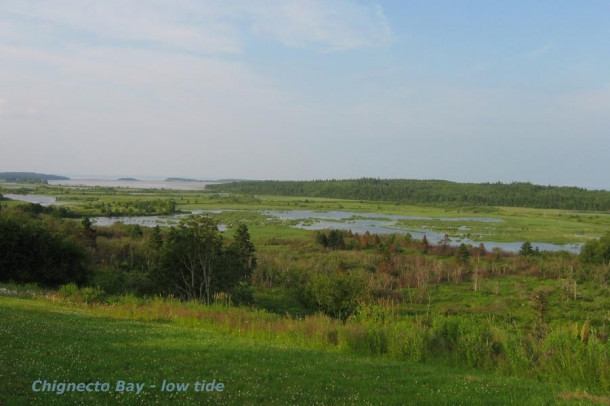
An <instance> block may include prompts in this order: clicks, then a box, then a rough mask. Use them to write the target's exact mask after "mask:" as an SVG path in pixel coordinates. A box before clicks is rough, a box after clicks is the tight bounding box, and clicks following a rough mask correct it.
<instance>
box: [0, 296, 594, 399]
mask: <svg viewBox="0 0 610 406" xmlns="http://www.w3.org/2000/svg"><path fill="white" fill-rule="evenodd" d="M0 320H2V323H1V324H0V348H1V351H0V404H3V405H21V404H47V405H51V404H157V403H158V404H223V405H225V404H236V405H237V404H239V405H243V404H246V405H248V404H281V405H283V404H303V405H304V404H307V405H313V404H333V405H334V404H385V405H393V404H396V405H398V404H417V405H426V404H429V405H458V404H464V405H477V404H481V405H483V404H484V405H493V404H497V405H511V404H519V405H521V404H528V405H538V404H581V403H582V402H585V403H587V404H588V403H589V402H591V401H595V400H599V399H598V398H595V397H591V396H589V395H586V394H578V393H575V394H569V393H566V392H568V391H565V390H564V389H563V388H561V387H559V386H555V385H545V384H542V383H538V382H536V381H533V380H527V379H520V378H507V377H500V376H495V375H486V374H483V373H481V372H474V371H472V370H455V369H449V368H444V367H438V366H430V365H422V364H416V363H406V362H391V361H387V360H379V359H369V358H361V357H351V356H345V355H340V354H335V353H330V352H325V351H313V350H303V349H298V348H289V347H282V346H273V345H270V344H268V343H265V342H261V341H254V340H248V339H243V338H236V337H230V336H225V335H222V334H219V333H215V332H210V331H207V330H204V329H200V328H194V327H186V326H177V325H175V324H172V323H159V322H140V321H133V320H117V319H113V318H109V317H99V316H98V317H96V316H93V315H91V314H90V313H89V312H88V311H87V310H84V309H72V308H67V307H65V306H61V305H59V304H55V303H51V302H48V301H45V300H40V299H21V298H13V297H0ZM39 379H40V380H44V379H46V380H47V381H50V382H52V381H54V380H57V382H76V383H79V382H85V383H87V382H97V381H99V382H102V383H103V382H108V383H109V386H110V389H109V391H108V392H98V393H86V392H85V393H78V392H66V393H64V394H61V395H59V394H56V393H54V392H37V393H36V392H34V391H33V390H32V383H33V382H34V381H36V380H39ZM119 380H122V381H127V382H134V383H144V384H145V386H146V387H145V389H143V390H142V392H141V393H140V394H136V393H127V392H117V391H115V388H116V383H117V381H119ZM163 380H167V381H168V382H175V383H189V384H190V386H189V388H188V390H187V391H185V392H181V393H177V392H173V393H170V392H167V391H166V392H162V391H161V390H160V386H161V385H162V382H163ZM198 380H199V381H201V380H206V381H207V382H209V381H212V380H216V382H222V383H224V384H225V388H224V390H223V392H195V391H194V390H193V385H194V382H195V381H198ZM150 385H157V388H156V389H152V388H150V387H149V386H150ZM603 400H605V399H603Z"/></svg>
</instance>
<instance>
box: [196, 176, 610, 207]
mask: <svg viewBox="0 0 610 406" xmlns="http://www.w3.org/2000/svg"><path fill="white" fill-rule="evenodd" d="M206 190H209V191H212V192H229V193H240V194H250V195H255V194H257V195H279V196H296V197H326V198H340V199H352V200H369V201H388V202H396V203H405V204H459V205H476V206H514V207H532V208H549V209H566V210H592V211H608V210H610V191H606V190H587V189H584V188H579V187H566V186H541V185H534V184H532V183H529V182H513V183H501V182H496V183H457V182H450V181H445V180H416V179H374V178H362V179H351V180H334V179H333V180H314V181H269V180H267V181H240V182H232V183H223V184H213V185H208V186H206Z"/></svg>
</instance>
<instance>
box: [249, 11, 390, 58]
mask: <svg viewBox="0 0 610 406" xmlns="http://www.w3.org/2000/svg"><path fill="white" fill-rule="evenodd" d="M258 4H260V3H258ZM249 14H251V15H252V19H253V21H252V27H253V30H254V31H255V32H256V33H257V34H259V35H260V36H262V37H267V38H272V39H274V40H276V41H279V42H281V43H282V44H284V45H287V46H291V47H302V48H312V49H317V50H322V51H342V50H349V49H354V48H360V47H370V46H376V45H382V44H386V43H388V42H389V41H390V39H391V31H390V28H389V25H388V23H387V20H386V18H385V15H384V13H383V9H382V8H381V6H379V5H377V4H357V3H355V2H348V1H318V0H305V1H268V2H266V3H265V6H264V7H261V6H260V5H259V6H255V7H249Z"/></svg>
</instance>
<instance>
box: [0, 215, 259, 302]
mask: <svg viewBox="0 0 610 406" xmlns="http://www.w3.org/2000/svg"><path fill="white" fill-rule="evenodd" d="M38 206H39V205H31V204H25V205H20V206H18V207H14V208H4V209H3V210H2V211H0V282H15V283H37V284H39V285H41V286H45V287H59V286H61V285H65V284H69V283H75V284H77V285H81V286H85V285H90V286H95V287H97V288H99V291H100V292H101V294H125V293H131V294H135V295H159V294H160V295H165V296H173V297H179V298H182V299H185V300H196V301H199V302H205V303H211V302H213V301H214V300H215V297H217V296H218V295H219V294H220V295H221V296H223V297H224V299H225V300H226V299H227V298H228V299H229V300H231V301H232V302H233V303H247V302H249V301H251V296H252V292H251V289H250V288H251V273H252V271H253V270H254V269H255V267H256V265H257V262H256V257H255V248H254V245H253V244H252V242H251V241H250V234H249V231H248V227H247V226H246V225H245V224H239V225H237V226H236V227H235V228H234V232H233V236H232V237H229V236H225V235H222V234H221V232H220V231H219V230H218V227H217V224H216V223H215V221H213V220H212V219H211V218H209V217H204V216H189V217H187V218H185V219H183V220H182V221H181V222H180V223H179V224H178V225H177V226H175V227H170V228H166V229H161V228H160V227H154V228H147V227H140V226H138V225H123V224H115V225H113V226H111V227H96V226H95V225H94V224H92V222H91V220H89V218H87V217H85V218H83V219H82V221H74V220H70V219H62V218H58V217H56V216H54V215H52V214H48V213H46V212H45V211H40V210H35V209H36V208H37V207H38Z"/></svg>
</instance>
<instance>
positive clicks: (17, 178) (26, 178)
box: [0, 172, 70, 182]
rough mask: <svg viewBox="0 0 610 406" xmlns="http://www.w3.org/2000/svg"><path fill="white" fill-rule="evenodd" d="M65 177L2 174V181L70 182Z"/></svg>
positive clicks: (39, 174) (30, 173)
mask: <svg viewBox="0 0 610 406" xmlns="http://www.w3.org/2000/svg"><path fill="white" fill-rule="evenodd" d="M68 179H70V178H67V177H65V176H58V175H46V174H43V173H34V172H0V180H4V181H7V182H42V181H46V180H68Z"/></svg>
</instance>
